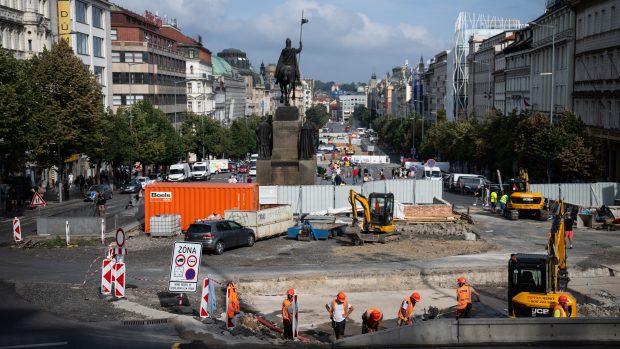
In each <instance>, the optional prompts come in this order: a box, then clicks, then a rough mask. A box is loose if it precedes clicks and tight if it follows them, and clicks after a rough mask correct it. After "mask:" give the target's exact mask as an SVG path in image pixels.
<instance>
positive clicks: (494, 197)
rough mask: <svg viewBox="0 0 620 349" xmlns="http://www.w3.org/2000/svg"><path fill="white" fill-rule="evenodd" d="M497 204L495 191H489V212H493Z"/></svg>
mask: <svg viewBox="0 0 620 349" xmlns="http://www.w3.org/2000/svg"><path fill="white" fill-rule="evenodd" d="M496 205H497V192H495V191H493V192H491V212H493V213H495V207H496Z"/></svg>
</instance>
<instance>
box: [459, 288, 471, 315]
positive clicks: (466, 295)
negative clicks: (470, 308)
mask: <svg viewBox="0 0 620 349" xmlns="http://www.w3.org/2000/svg"><path fill="white" fill-rule="evenodd" d="M456 301H457V304H456V309H459V310H463V309H465V308H467V304H469V303H471V287H469V286H468V285H463V286H461V287H459V288H457V289H456Z"/></svg>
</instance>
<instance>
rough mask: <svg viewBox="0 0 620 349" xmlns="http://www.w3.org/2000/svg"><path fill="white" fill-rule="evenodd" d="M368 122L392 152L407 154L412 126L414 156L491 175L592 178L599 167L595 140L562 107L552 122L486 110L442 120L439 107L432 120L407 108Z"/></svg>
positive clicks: (534, 114)
mask: <svg viewBox="0 0 620 349" xmlns="http://www.w3.org/2000/svg"><path fill="white" fill-rule="evenodd" d="M414 117H415V131H414V129H413V127H414V120H412V118H414ZM372 124H373V128H374V129H375V130H376V131H377V133H378V134H379V138H380V140H381V141H382V142H383V143H386V144H387V145H389V146H390V147H391V148H393V149H394V150H395V151H396V152H398V153H400V154H410V149H411V147H412V142H413V137H414V132H415V137H416V138H415V149H416V150H417V152H416V155H418V158H420V159H429V158H436V159H439V160H441V161H450V162H451V163H452V164H454V165H456V166H457V167H458V168H461V169H462V170H464V171H467V172H475V173H483V174H487V175H489V176H493V177H494V174H495V170H496V169H499V170H500V171H501V172H502V174H503V175H514V174H515V172H516V171H517V169H518V168H519V167H524V168H526V169H528V172H529V175H530V178H531V180H532V181H538V182H544V181H549V180H554V181H576V180H592V179H594V178H596V176H597V174H598V172H599V169H598V166H599V165H598V163H597V162H596V161H594V154H595V152H596V149H597V144H594V143H592V142H593V141H592V138H591V137H587V134H586V127H585V125H584V124H583V122H582V121H581V120H580V119H579V118H577V117H576V116H575V115H574V114H572V113H568V112H566V113H562V114H560V115H559V117H558V119H557V122H556V123H555V124H554V125H551V124H550V123H549V118H548V116H546V115H544V114H541V113H537V112H530V113H523V114H519V115H518V114H515V113H512V114H510V115H507V116H504V115H500V114H489V115H487V116H486V117H485V118H484V119H483V121H482V122H478V121H477V120H476V118H470V119H468V120H464V121H460V122H447V121H446V120H445V114H443V113H442V114H440V115H439V117H438V120H437V122H436V123H434V124H431V123H429V122H424V121H423V120H422V118H420V117H419V116H417V115H415V114H412V115H411V117H410V118H404V119H395V118H391V117H389V116H388V117H383V118H378V119H376V120H374V122H373V123H372ZM423 130H424V131H423ZM423 132H424V137H422V133H423Z"/></svg>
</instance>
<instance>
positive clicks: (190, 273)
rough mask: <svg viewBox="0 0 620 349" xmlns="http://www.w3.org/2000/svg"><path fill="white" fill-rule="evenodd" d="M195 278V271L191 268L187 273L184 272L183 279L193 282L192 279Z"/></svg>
mask: <svg viewBox="0 0 620 349" xmlns="http://www.w3.org/2000/svg"><path fill="white" fill-rule="evenodd" d="M195 277H196V271H195V270H194V269H192V268H189V269H187V271H185V278H186V279H187V280H194V278H195Z"/></svg>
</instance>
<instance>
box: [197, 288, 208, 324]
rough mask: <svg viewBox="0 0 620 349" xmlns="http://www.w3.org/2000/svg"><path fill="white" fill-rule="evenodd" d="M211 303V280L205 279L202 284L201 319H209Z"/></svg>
mask: <svg viewBox="0 0 620 349" xmlns="http://www.w3.org/2000/svg"><path fill="white" fill-rule="evenodd" d="M208 303H209V278H205V279H204V281H203V282H202V297H201V298H200V312H199V314H200V317H201V318H206V317H209V312H208V311H207V304H208Z"/></svg>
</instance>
